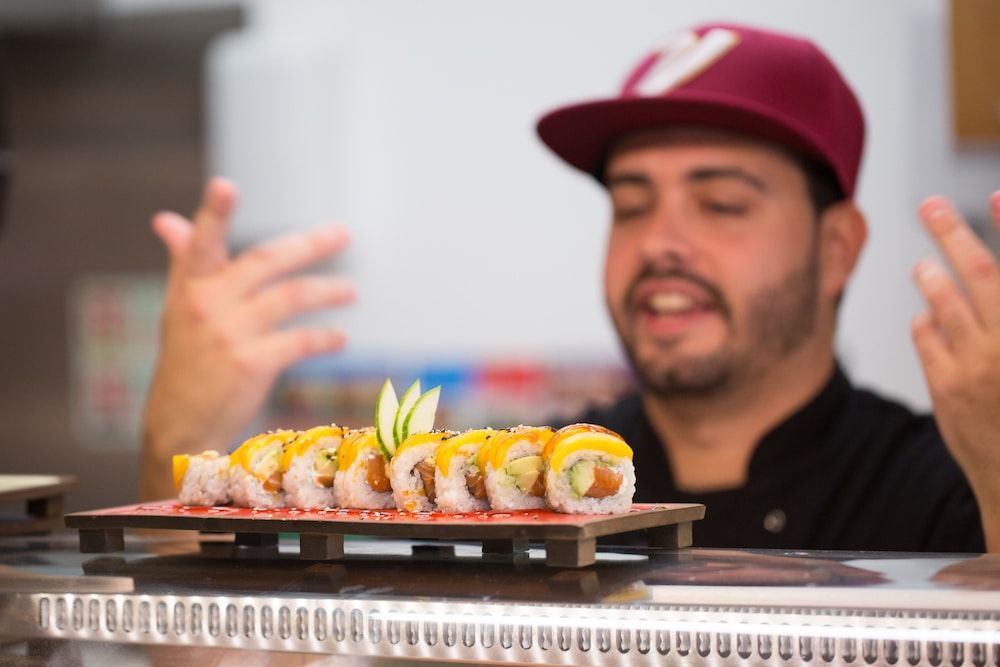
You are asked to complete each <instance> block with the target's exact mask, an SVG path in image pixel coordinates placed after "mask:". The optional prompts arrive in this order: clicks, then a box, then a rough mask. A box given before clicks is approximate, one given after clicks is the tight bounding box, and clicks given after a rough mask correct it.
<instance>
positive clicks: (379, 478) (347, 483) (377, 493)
mask: <svg viewBox="0 0 1000 667" xmlns="http://www.w3.org/2000/svg"><path fill="white" fill-rule="evenodd" d="M388 467H389V461H388V460H387V459H386V457H385V452H383V451H382V448H381V447H379V445H378V440H376V439H375V429H373V428H364V429H355V430H350V431H348V432H347V433H346V434H344V439H343V441H342V442H341V443H340V448H339V449H338V450H337V475H336V477H335V478H334V480H333V489H334V495H335V497H336V499H337V504H338V505H339V506H341V507H351V508H354V509H369V510H380V509H388V508H390V507H395V506H396V504H395V503H394V502H393V500H392V487H391V486H390V485H389V476H388V474H386V471H387V469H388Z"/></svg>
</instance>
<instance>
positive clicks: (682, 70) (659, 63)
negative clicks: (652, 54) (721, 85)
mask: <svg viewBox="0 0 1000 667" xmlns="http://www.w3.org/2000/svg"><path fill="white" fill-rule="evenodd" d="M739 43H740V35H739V33H737V32H735V31H733V30H726V29H724V28H713V29H711V30H709V31H708V32H706V33H705V34H704V35H702V36H701V37H699V36H698V34H697V33H695V32H693V31H690V30H686V31H683V32H679V33H675V34H674V35H672V36H671V37H668V38H667V41H666V43H665V44H664V45H663V46H662V47H661V48H660V51H659V54H658V56H657V58H656V62H654V63H653V66H652V67H650V68H649V71H647V72H646V74H645V75H644V76H643V77H642V79H640V80H639V82H638V83H636V85H635V88H634V90H635V92H637V93H638V94H640V95H642V96H644V97H656V96H658V95H665V94H667V93H669V92H670V91H671V90H673V89H674V88H677V87H678V86H679V85H681V84H682V83H684V82H686V81H689V80H690V79H692V78H694V77H695V76H696V75H698V74H700V73H701V72H703V71H705V70H706V69H708V68H709V67H711V66H712V65H713V64H715V63H716V62H717V61H718V60H719V59H721V58H722V57H723V56H725V55H726V54H727V53H729V52H730V51H732V50H733V49H734V48H736V45H737V44H739Z"/></svg>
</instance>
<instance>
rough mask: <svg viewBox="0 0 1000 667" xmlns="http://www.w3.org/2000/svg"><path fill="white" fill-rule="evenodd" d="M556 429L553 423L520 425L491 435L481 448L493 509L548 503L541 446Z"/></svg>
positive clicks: (488, 493)
mask: <svg viewBox="0 0 1000 667" xmlns="http://www.w3.org/2000/svg"><path fill="white" fill-rule="evenodd" d="M554 432H555V431H554V429H552V428H551V427H550V426H517V427H515V428H512V429H510V430H509V431H507V432H505V433H503V434H501V435H497V436H496V437H494V438H492V439H491V443H490V444H489V445H486V446H484V447H483V448H481V449H480V450H479V457H478V460H481V468H482V470H483V472H484V474H485V477H486V495H487V496H488V497H489V499H490V507H491V508H492V509H495V510H531V509H541V508H543V507H545V467H544V462H543V459H542V449H543V448H544V447H545V444H546V443H547V442H548V441H549V439H550V438H551V437H552V434H553V433H554ZM484 450H485V451H484Z"/></svg>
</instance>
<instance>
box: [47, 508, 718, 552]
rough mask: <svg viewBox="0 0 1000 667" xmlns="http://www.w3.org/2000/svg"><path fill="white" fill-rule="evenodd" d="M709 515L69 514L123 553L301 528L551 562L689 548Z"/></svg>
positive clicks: (333, 545) (333, 547)
mask: <svg viewBox="0 0 1000 667" xmlns="http://www.w3.org/2000/svg"><path fill="white" fill-rule="evenodd" d="M704 516H705V506H704V505H696V504H669V503H666V504H655V505H651V504H650V505H640V504H636V505H633V506H632V508H631V510H630V511H629V512H627V513H624V514H560V513H557V512H551V511H548V510H532V511H514V512H501V511H488V512H466V513H460V514H444V513H440V512H401V511H399V510H356V509H324V510H301V509H277V510H258V509H248V508H244V507H229V506H225V507H191V506H185V505H181V504H179V503H178V502H176V501H172V500H171V501H160V502H155V503H143V504H138V505H127V506H125V507H113V508H110V509H103V510H95V511H92V512H77V513H75V514H68V515H66V526H67V527H69V528H76V529H78V530H79V531H80V550H81V551H82V552H84V553H104V552H108V551H120V550H122V549H123V548H124V532H123V531H124V529H125V528H162V529H173V530H192V531H209V532H224V533H235V534H236V541H237V544H243V545H247V546H267V545H273V544H277V540H278V534H279V533H298V534H299V545H300V550H299V552H300V554H301V557H302V558H304V559H309V560H333V559H336V558H340V557H341V556H342V555H343V553H344V535H372V536H379V537H395V538H406V539H426V538H429V539H441V540H480V541H482V543H483V553H484V554H502V553H515V552H518V551H526V550H527V548H528V541H529V540H536V541H544V542H545V562H546V564H548V565H552V566H556V567H582V566H585V565H590V564H591V563H593V562H594V559H595V549H596V544H597V538H598V537H603V536H605V535H615V534H618V533H627V532H631V531H638V530H643V531H645V533H646V536H647V541H648V543H649V545H650V546H656V547H663V548H675V549H676V548H682V547H687V546H690V545H691V543H692V540H691V523H692V522H693V521H697V520H699V519H701V518H703V517H704Z"/></svg>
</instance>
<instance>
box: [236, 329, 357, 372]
mask: <svg viewBox="0 0 1000 667" xmlns="http://www.w3.org/2000/svg"><path fill="white" fill-rule="evenodd" d="M346 343H347V336H346V335H344V332H342V331H340V330H339V329H289V330H287V331H279V332H276V333H274V334H272V335H270V336H266V337H264V338H262V339H260V340H258V341H256V342H255V343H253V345H252V348H251V349H250V353H251V354H252V355H253V358H255V359H259V360H261V362H262V363H264V364H266V365H267V366H269V367H270V368H271V369H273V371H274V373H275V374H277V373H279V372H281V371H283V370H284V369H286V368H287V367H289V366H291V365H292V364H294V363H296V362H298V361H301V360H302V359H305V358H306V357H312V356H316V355H320V354H329V353H331V352H337V351H338V350H340V349H342V348H343V347H344V345H346Z"/></svg>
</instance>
